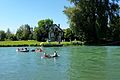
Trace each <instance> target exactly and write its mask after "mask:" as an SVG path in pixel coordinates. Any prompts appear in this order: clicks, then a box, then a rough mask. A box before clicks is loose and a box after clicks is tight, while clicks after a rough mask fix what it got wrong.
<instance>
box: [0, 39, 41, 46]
mask: <svg viewBox="0 0 120 80" xmlns="http://www.w3.org/2000/svg"><path fill="white" fill-rule="evenodd" d="M40 43H41V42H38V41H34V40H30V41H0V46H3V47H4V46H8V47H9V46H40Z"/></svg>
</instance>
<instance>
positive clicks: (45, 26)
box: [34, 19, 53, 41]
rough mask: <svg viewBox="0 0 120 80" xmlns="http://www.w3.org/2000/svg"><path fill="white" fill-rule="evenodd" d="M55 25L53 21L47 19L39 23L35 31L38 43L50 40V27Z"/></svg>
mask: <svg viewBox="0 0 120 80" xmlns="http://www.w3.org/2000/svg"><path fill="white" fill-rule="evenodd" d="M52 25H53V20H51V19H45V20H40V21H38V27H35V29H34V38H35V39H36V40H37V41H45V40H46V38H48V31H49V27H50V26H52Z"/></svg>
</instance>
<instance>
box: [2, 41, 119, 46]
mask: <svg viewBox="0 0 120 80" xmlns="http://www.w3.org/2000/svg"><path fill="white" fill-rule="evenodd" d="M83 45H84V46H120V41H115V42H111V43H104V44H86V43H84V42H81V41H71V42H60V43H59V42H38V41H34V40H33V41H0V47H41V46H43V47H63V46H83Z"/></svg>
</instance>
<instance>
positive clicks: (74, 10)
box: [64, 0, 119, 43]
mask: <svg viewBox="0 0 120 80" xmlns="http://www.w3.org/2000/svg"><path fill="white" fill-rule="evenodd" d="M69 1H70V2H71V3H73V4H74V6H73V7H65V10H64V13H65V14H66V15H67V17H68V19H69V20H68V21H69V23H70V28H71V29H72V30H73V32H75V34H76V35H77V36H80V35H84V38H85V40H86V41H87V42H95V43H98V42H100V41H101V40H106V39H108V35H109V34H110V31H111V30H110V27H111V25H109V24H108V23H109V22H111V21H112V20H113V21H115V20H114V19H113V15H116V14H118V12H119V9H118V7H119V6H118V3H117V1H116V0H112V2H114V4H115V5H114V6H113V3H112V2H111V1H109V0H69ZM112 6H113V7H112ZM113 21H112V22H113ZM114 27H115V26H114Z"/></svg>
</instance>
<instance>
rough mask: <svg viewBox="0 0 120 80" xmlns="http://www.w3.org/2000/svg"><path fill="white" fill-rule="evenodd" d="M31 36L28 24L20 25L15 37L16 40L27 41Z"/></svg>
mask: <svg viewBox="0 0 120 80" xmlns="http://www.w3.org/2000/svg"><path fill="white" fill-rule="evenodd" d="M30 34H31V31H30V26H29V25H28V24H25V25H21V26H20V28H19V29H18V30H17V32H16V37H17V39H18V40H28V39H29V36H30Z"/></svg>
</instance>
